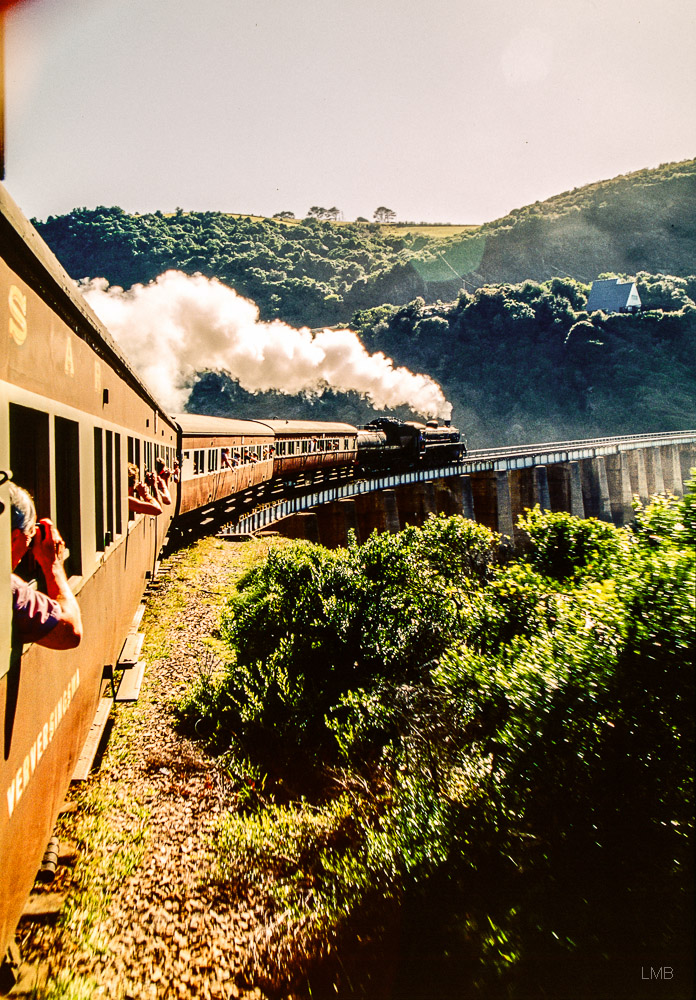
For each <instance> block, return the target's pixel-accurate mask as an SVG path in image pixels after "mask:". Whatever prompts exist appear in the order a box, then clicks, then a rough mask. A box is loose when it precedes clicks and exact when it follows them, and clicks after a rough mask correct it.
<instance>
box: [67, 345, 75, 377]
mask: <svg viewBox="0 0 696 1000" xmlns="http://www.w3.org/2000/svg"><path fill="white" fill-rule="evenodd" d="M65 374H66V375H74V374H75V364H74V362H73V356H72V340H71V339H70V337H68V339H67V340H66V341H65Z"/></svg>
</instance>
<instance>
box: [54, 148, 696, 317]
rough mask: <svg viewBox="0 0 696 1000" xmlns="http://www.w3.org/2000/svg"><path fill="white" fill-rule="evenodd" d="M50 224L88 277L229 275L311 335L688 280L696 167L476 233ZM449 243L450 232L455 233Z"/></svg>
mask: <svg viewBox="0 0 696 1000" xmlns="http://www.w3.org/2000/svg"><path fill="white" fill-rule="evenodd" d="M35 224H36V227H37V229H38V230H39V232H40V233H41V235H42V236H43V238H44V239H45V240H46V242H47V243H48V244H49V246H50V247H51V248H52V250H53V251H54V253H55V254H56V255H57V257H58V259H59V260H60V261H61V263H62V264H63V266H64V267H65V268H66V270H67V271H68V272H69V273H70V274H71V275H72V276H73V277H74V278H76V279H79V278H83V277H105V278H107V279H108V281H109V282H110V283H111V284H117V285H121V286H122V287H124V288H129V287H130V286H131V285H132V284H134V283H136V282H144V283H146V282H148V281H151V280H152V279H154V278H155V277H157V275H159V274H161V273H162V272H163V271H166V270H168V269H170V268H175V269H177V270H181V271H183V272H185V273H188V274H194V273H196V272H200V273H202V274H204V275H206V276H207V277H217V278H219V279H220V280H221V281H224V282H225V283H226V284H229V285H231V286H232V287H233V288H235V289H236V290H237V291H238V292H239V293H240V294H242V295H245V296H247V297H249V298H252V299H253V300H254V301H255V302H256V303H257V304H258V306H259V308H260V310H261V316H262V318H264V319H273V318H280V319H284V320H286V321H287V322H289V323H292V324H295V325H306V326H310V327H314V326H323V325H329V324H335V323H347V322H349V321H350V318H351V316H352V315H353V313H354V312H355V311H356V310H358V309H360V310H363V309H366V308H370V307H372V306H377V305H381V304H382V303H385V302H390V303H392V304H395V305H400V304H404V303H406V302H409V301H411V300H412V299H414V298H416V297H417V296H422V297H423V299H424V300H425V301H426V302H434V301H436V300H438V299H453V298H455V297H456V295H457V294H458V292H459V290H460V289H461V288H467V289H468V290H469V291H471V290H473V289H475V288H477V287H481V286H482V285H484V284H488V283H502V282H517V281H522V280H524V279H526V278H530V279H534V280H537V281H541V280H544V279H548V278H550V277H552V276H554V275H562V276H570V277H574V278H576V279H579V280H582V281H590V280H592V279H593V278H595V277H596V276H597V275H598V274H599V273H602V272H606V271H615V272H617V273H629V274H635V273H636V272H637V271H648V272H652V273H657V272H663V273H667V274H673V275H687V274H690V273H692V272H693V270H694V263H693V262H694V260H695V259H696V160H688V161H684V162H682V163H677V164H666V165H663V166H662V167H659V168H657V169H654V170H643V171H639V172H637V173H632V174H628V175H626V176H623V177H617V178H614V179H613V180H609V181H603V182H600V183H597V184H591V185H588V186H586V187H582V188H578V189H576V190H574V191H571V192H565V193H564V194H561V195H558V196H556V197H554V198H551V199H549V200H548V201H545V202H537V203H535V204H534V205H528V206H526V207H525V208H520V209H516V210H515V211H513V212H511V213H510V214H509V215H508V216H506V217H505V218H502V219H498V220H496V221H495V222H491V223H489V224H486V225H484V226H481V227H479V228H478V229H475V230H471V231H467V232H466V233H465V234H460V235H457V236H453V237H449V238H446V239H444V240H443V239H442V238H440V239H437V238H435V237H434V236H433V235H431V234H430V232H431V231H430V230H428V229H426V228H423V230H422V231H419V230H418V228H417V227H416V228H412V227H408V228H407V227H406V226H400V225H399V224H392V225H389V226H379V225H377V224H376V223H368V224H365V223H350V224H337V223H335V222H322V221H319V220H317V219H309V218H308V219H304V220H280V219H252V218H250V217H241V216H234V215H227V214H224V213H221V212H183V211H181V210H177V211H176V212H175V213H174V214H171V215H167V214H163V213H162V212H155V213H153V214H150V215H129V214H128V213H126V212H124V211H123V210H122V209H120V208H104V207H99V208H96V209H86V208H78V209H75V210H74V211H73V212H71V213H70V214H68V215H64V216H57V217H53V216H52V217H49V219H48V220H47V221H46V222H36V221H35ZM445 232H446V230H445Z"/></svg>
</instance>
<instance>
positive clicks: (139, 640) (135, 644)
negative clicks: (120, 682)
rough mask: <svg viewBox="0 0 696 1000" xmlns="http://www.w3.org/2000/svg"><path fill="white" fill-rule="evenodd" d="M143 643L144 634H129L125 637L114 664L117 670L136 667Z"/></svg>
mask: <svg viewBox="0 0 696 1000" xmlns="http://www.w3.org/2000/svg"><path fill="white" fill-rule="evenodd" d="M144 641H145V633H144V632H131V634H130V635H129V636H127V638H126V641H125V642H124V644H123V648H122V650H121V652H120V654H119V657H118V663H117V664H116V669H117V670H128V669H129V668H130V667H134V666H135V665H136V663H137V662H138V657H139V656H140V650H141V649H142V648H143V642H144Z"/></svg>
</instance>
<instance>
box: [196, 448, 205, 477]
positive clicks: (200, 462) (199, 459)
mask: <svg viewBox="0 0 696 1000" xmlns="http://www.w3.org/2000/svg"><path fill="white" fill-rule="evenodd" d="M203 472H205V451H204V450H203V449H202V448H199V449H197V450H196V451H194V453H193V474H194V476H200V475H201V474H202V473H203Z"/></svg>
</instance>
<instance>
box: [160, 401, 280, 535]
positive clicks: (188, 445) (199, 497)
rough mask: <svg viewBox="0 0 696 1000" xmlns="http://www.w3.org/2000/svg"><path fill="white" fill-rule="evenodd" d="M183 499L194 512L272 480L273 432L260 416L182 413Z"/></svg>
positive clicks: (186, 510) (184, 506)
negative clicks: (232, 417) (245, 416)
mask: <svg viewBox="0 0 696 1000" xmlns="http://www.w3.org/2000/svg"><path fill="white" fill-rule="evenodd" d="M175 419H176V422H177V424H178V425H179V427H180V428H181V501H180V507H179V511H178V513H179V514H181V515H186V514H190V513H191V511H199V510H200V509H201V508H205V507H206V506H208V505H215V504H220V503H221V502H222V501H224V500H225V499H227V498H228V497H230V496H232V495H233V494H239V493H244V492H245V491H246V490H250V489H253V488H254V487H258V486H260V485H262V484H263V483H265V482H268V481H269V480H270V479H271V477H272V475H273V447H274V438H273V432H272V431H271V430H270V429H269V428H268V427H267V426H266V425H265V424H261V423H258V422H257V421H255V420H234V419H230V418H227V417H207V416H203V415H198V414H191V413H181V414H178V415H177V416H176V418H175Z"/></svg>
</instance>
